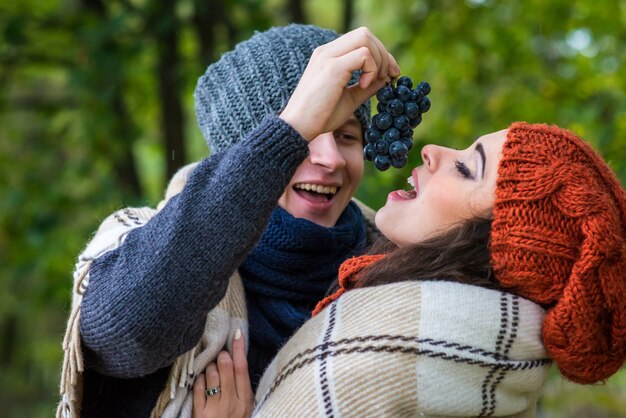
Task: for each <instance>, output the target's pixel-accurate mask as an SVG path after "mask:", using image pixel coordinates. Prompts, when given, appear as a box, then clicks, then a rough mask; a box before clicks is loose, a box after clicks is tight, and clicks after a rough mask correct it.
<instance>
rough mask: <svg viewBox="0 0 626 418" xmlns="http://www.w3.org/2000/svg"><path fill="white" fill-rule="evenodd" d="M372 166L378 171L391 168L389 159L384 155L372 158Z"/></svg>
mask: <svg viewBox="0 0 626 418" xmlns="http://www.w3.org/2000/svg"><path fill="white" fill-rule="evenodd" d="M374 165H375V166H376V168H377V169H379V170H380V171H385V170H387V169H388V168H389V167H390V166H391V159H390V158H389V157H388V156H386V155H377V156H376V157H374Z"/></svg>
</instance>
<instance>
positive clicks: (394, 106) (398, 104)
mask: <svg viewBox="0 0 626 418" xmlns="http://www.w3.org/2000/svg"><path fill="white" fill-rule="evenodd" d="M429 93H430V84H429V83H428V82H426V81H422V82H420V83H419V84H418V85H417V86H416V87H415V89H414V88H413V80H411V78H410V77H407V76H402V77H400V78H399V79H398V80H397V81H396V83H395V86H394V84H393V83H390V84H387V85H386V86H385V87H383V88H382V89H380V90H378V93H376V98H377V99H378V106H377V107H376V110H377V111H378V114H376V115H374V117H373V118H372V124H371V125H370V126H369V127H368V128H367V130H366V131H365V141H366V142H367V145H365V148H364V149H363V154H364V156H365V159H366V160H368V161H374V165H375V166H376V168H377V169H379V170H380V171H385V170H387V169H388V168H389V167H391V166H394V167H396V168H402V167H404V166H405V165H406V161H407V155H408V153H409V150H410V149H411V148H412V147H413V129H415V128H416V127H417V125H419V124H420V123H421V122H422V114H423V113H426V112H428V109H430V99H429V98H428V94H429Z"/></svg>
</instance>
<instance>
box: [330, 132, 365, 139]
mask: <svg viewBox="0 0 626 418" xmlns="http://www.w3.org/2000/svg"><path fill="white" fill-rule="evenodd" d="M335 138H339V139H343V140H345V141H361V138H359V137H358V136H357V135H354V134H351V133H348V132H336V133H335Z"/></svg>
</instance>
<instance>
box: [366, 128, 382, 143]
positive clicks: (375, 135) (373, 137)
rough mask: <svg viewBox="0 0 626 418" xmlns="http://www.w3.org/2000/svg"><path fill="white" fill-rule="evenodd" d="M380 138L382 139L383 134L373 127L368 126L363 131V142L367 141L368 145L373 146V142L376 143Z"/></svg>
mask: <svg viewBox="0 0 626 418" xmlns="http://www.w3.org/2000/svg"><path fill="white" fill-rule="evenodd" d="M382 137H383V134H382V133H381V132H380V131H379V130H378V129H376V128H374V127H373V126H370V127H369V128H367V130H366V131H365V141H367V143H368V144H373V143H374V142H376V141H378V140H379V139H380V138H382Z"/></svg>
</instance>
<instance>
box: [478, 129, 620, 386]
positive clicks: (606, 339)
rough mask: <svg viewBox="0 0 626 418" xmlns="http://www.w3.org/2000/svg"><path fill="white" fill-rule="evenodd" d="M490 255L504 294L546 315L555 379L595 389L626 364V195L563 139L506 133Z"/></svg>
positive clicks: (554, 133)
mask: <svg viewBox="0 0 626 418" xmlns="http://www.w3.org/2000/svg"><path fill="white" fill-rule="evenodd" d="M493 216H494V219H493V224H492V232H491V243H490V249H491V255H492V262H493V267H494V272H495V275H496V278H497V279H498V281H499V282H500V283H501V285H502V286H503V287H505V288H507V289H510V290H511V291H513V292H514V293H517V294H519V295H521V296H523V297H525V298H528V299H530V300H533V301H535V302H537V303H540V304H542V305H543V306H545V307H546V308H547V315H546V317H545V319H544V323H543V340H544V344H545V347H546V349H547V350H548V352H549V354H550V356H551V357H552V358H553V359H554V361H555V362H556V364H557V365H558V367H559V370H560V371H561V373H562V374H563V375H564V376H565V377H567V378H568V379H570V380H572V381H574V382H577V383H595V382H598V381H602V380H604V379H607V378H608V377H609V376H611V375H612V374H613V373H615V372H617V371H618V370H619V369H620V367H621V366H622V364H623V363H624V359H625V358H626V193H625V192H624V188H623V187H622V185H621V184H620V181H619V180H618V179H617V177H616V176H615V174H614V173H613V171H612V170H611V169H610V168H609V167H608V166H607V164H606V163H605V162H604V161H603V159H602V157H600V156H599V155H598V154H597V153H596V152H595V151H594V150H593V149H592V148H591V146H589V144H587V143H586V142H584V141H583V140H581V139H580V138H578V137H577V136H576V135H574V134H572V133H571V132H569V131H566V130H564V129H561V128H558V127H556V126H548V125H531V124H527V123H523V122H518V123H514V124H512V125H511V126H510V127H509V131H508V134H507V139H506V141H505V144H504V149H503V152H502V160H501V161H500V164H499V167H498V179H497V183H496V201H495V206H494V213H493Z"/></svg>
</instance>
